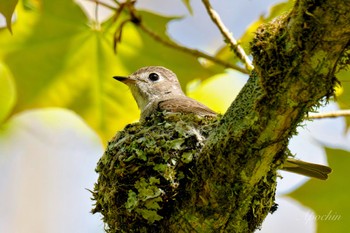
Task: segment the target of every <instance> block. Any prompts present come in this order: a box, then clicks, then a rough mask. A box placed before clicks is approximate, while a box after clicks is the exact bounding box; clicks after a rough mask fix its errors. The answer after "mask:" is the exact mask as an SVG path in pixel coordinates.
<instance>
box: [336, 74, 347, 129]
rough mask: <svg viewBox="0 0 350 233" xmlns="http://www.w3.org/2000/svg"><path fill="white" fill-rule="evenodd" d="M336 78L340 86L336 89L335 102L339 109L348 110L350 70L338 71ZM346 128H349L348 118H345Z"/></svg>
mask: <svg viewBox="0 0 350 233" xmlns="http://www.w3.org/2000/svg"><path fill="white" fill-rule="evenodd" d="M336 77H337V78H338V79H339V81H340V86H339V87H338V88H337V89H336V99H335V100H336V101H337V103H338V105H339V107H340V108H341V109H350V70H342V71H340V72H339V73H338V74H337V75H336ZM345 121H346V125H347V128H348V129H349V128H350V117H345Z"/></svg>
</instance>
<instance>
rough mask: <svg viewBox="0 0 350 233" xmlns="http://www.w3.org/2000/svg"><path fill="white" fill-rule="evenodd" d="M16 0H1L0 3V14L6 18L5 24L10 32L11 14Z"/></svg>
mask: <svg viewBox="0 0 350 233" xmlns="http://www.w3.org/2000/svg"><path fill="white" fill-rule="evenodd" d="M17 2H18V0H2V1H1V4H0V14H2V15H3V16H4V17H5V19H6V25H7V28H8V30H9V31H10V32H12V26H11V25H12V24H11V21H12V15H13V12H14V11H15V8H16V5H17Z"/></svg>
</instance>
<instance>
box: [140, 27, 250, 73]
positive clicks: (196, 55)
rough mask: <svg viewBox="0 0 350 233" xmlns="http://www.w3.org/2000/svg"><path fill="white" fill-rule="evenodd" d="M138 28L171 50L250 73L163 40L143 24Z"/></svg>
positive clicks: (194, 50) (197, 51)
mask: <svg viewBox="0 0 350 233" xmlns="http://www.w3.org/2000/svg"><path fill="white" fill-rule="evenodd" d="M137 26H138V27H139V28H140V29H141V30H142V31H144V32H145V33H147V34H148V35H149V36H150V37H152V38H153V39H154V40H156V41H158V42H160V43H162V44H163V45H165V46H168V47H171V48H174V49H177V50H180V51H183V52H185V53H187V54H191V55H193V56H195V57H202V58H205V59H207V60H209V61H212V62H214V63H216V64H219V65H222V66H224V67H226V68H231V69H234V70H238V71H240V72H242V73H244V74H248V73H249V71H247V70H246V69H244V68H242V67H240V66H237V65H235V64H232V63H230V62H226V61H223V60H221V59H218V58H216V57H213V56H210V55H208V54H206V53H203V52H201V51H199V50H196V49H190V48H187V47H184V46H181V45H178V44H176V43H174V42H172V41H170V40H166V39H164V38H162V37H161V36H159V35H158V34H156V33H155V32H153V31H152V30H151V29H150V28H148V27H146V26H145V25H144V24H143V23H142V22H141V23H139V24H137Z"/></svg>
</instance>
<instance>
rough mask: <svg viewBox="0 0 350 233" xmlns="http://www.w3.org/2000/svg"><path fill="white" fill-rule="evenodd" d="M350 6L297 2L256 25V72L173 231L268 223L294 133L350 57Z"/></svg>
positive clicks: (248, 228) (203, 156) (215, 139)
mask: <svg viewBox="0 0 350 233" xmlns="http://www.w3.org/2000/svg"><path fill="white" fill-rule="evenodd" d="M349 12H350V1H347V0H346V1H343V0H328V1H316V0H299V1H296V3H295V6H294V7H293V9H292V11H291V12H290V13H288V14H286V15H284V16H280V17H279V18H278V19H276V20H274V21H273V22H271V23H270V24H267V25H262V26H261V27H260V28H259V29H258V31H257V32H256V36H255V39H254V41H253V42H252V54H253V58H254V61H253V62H254V66H255V69H254V72H253V74H252V75H251V77H250V79H249V81H248V83H247V84H246V85H245V87H244V88H243V89H242V91H241V92H240V94H239V95H238V96H237V98H236V100H235V101H234V102H233V103H232V105H231V107H230V108H229V109H228V111H227V113H226V114H225V115H224V117H223V119H222V120H221V124H220V126H219V127H218V128H216V130H215V131H213V132H212V133H211V135H210V136H209V139H208V141H207V142H206V144H205V146H204V148H203V150H202V151H201V153H200V159H199V162H198V164H197V174H198V176H200V177H201V180H200V182H198V183H197V184H196V189H197V190H198V192H196V193H194V196H193V197H192V198H191V199H190V201H189V202H188V203H185V204H184V205H182V209H181V211H179V213H178V215H175V216H173V221H172V224H171V225H170V226H171V227H170V229H172V230H174V231H179V224H178V223H179V222H181V223H185V224H181V227H182V229H183V232H253V231H254V230H255V229H257V228H258V227H259V226H260V225H261V224H262V221H263V220H264V219H265V217H266V215H267V214H268V212H269V211H270V210H271V207H273V203H274V196H275V187H276V170H277V169H278V168H279V167H281V166H282V164H283V162H284V161H285V159H286V157H287V155H288V151H287V145H288V141H289V139H290V138H291V137H292V136H293V135H295V134H296V128H297V126H298V125H299V124H300V122H301V121H302V120H303V119H304V117H305V115H306V114H307V113H308V112H309V111H311V110H313V109H314V108H316V107H317V106H319V105H321V102H323V101H326V100H327V98H329V97H330V96H332V94H333V92H334V86H335V85H336V83H337V79H336V78H335V72H336V71H337V69H338V68H341V67H343V66H344V65H346V63H348V61H349V59H348V56H347V54H348V46H349V41H350V26H349V22H350V14H349ZM273 209H274V208H272V210H273ZM180 220H183V221H180Z"/></svg>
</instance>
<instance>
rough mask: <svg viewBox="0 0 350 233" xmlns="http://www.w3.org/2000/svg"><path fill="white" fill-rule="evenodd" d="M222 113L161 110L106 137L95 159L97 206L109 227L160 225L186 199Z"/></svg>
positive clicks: (124, 228) (130, 229) (141, 229)
mask: <svg viewBox="0 0 350 233" xmlns="http://www.w3.org/2000/svg"><path fill="white" fill-rule="evenodd" d="M218 121H219V117H217V118H216V117H200V116H196V115H194V114H181V113H165V112H157V113H155V114H153V115H151V116H150V117H149V118H148V119H147V120H146V121H145V122H144V123H142V124H141V123H134V124H129V125H127V126H126V127H125V128H124V130H122V131H120V132H118V133H117V134H116V136H115V137H114V138H113V139H112V140H111V141H110V142H109V143H108V146H107V148H106V151H105V153H104V154H103V156H102V157H101V159H100V161H99V162H98V164H97V168H96V172H97V173H98V174H99V178H98V181H97V183H96V184H95V187H94V191H93V199H94V200H95V207H94V209H93V210H92V212H93V213H96V212H100V213H101V214H102V215H103V221H104V222H105V223H106V230H107V232H112V230H111V229H114V230H115V229H118V230H119V231H120V232H123V231H124V232H126V231H127V232H146V231H147V230H146V229H148V230H149V229H154V231H156V230H157V226H159V225H160V224H161V221H163V220H165V219H167V218H168V217H169V215H170V214H171V213H172V212H173V211H174V208H177V207H178V206H179V202H180V201H181V202H182V201H184V200H186V198H188V197H189V196H190V195H189V192H190V189H191V188H190V186H191V184H193V182H195V180H196V179H197V177H196V176H195V172H194V169H195V164H196V159H197V158H198V154H199V152H200V150H201V148H202V147H203V145H204V142H205V140H206V138H207V137H208V135H209V133H210V132H211V131H212V129H213V128H214V127H216V126H217V124H218Z"/></svg>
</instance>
